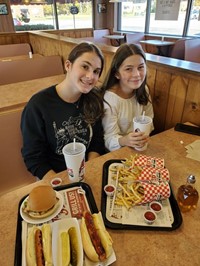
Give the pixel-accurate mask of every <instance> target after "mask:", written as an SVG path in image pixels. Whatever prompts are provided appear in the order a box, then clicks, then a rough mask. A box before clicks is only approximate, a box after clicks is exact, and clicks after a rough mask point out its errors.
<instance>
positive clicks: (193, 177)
mask: <svg viewBox="0 0 200 266" xmlns="http://www.w3.org/2000/svg"><path fill="white" fill-rule="evenodd" d="M187 181H188V183H190V184H194V183H195V182H196V178H195V176H194V175H189V176H188V178H187Z"/></svg>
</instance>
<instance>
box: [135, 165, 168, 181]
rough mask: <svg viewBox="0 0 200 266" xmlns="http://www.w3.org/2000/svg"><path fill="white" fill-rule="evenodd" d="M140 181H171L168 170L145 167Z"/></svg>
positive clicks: (139, 178)
mask: <svg viewBox="0 0 200 266" xmlns="http://www.w3.org/2000/svg"><path fill="white" fill-rule="evenodd" d="M138 180H141V181H145V180H146V181H158V182H162V181H169V180H170V176H169V170H168V169H167V168H154V167H144V168H143V170H142V172H141V174H140V176H139V177H138Z"/></svg>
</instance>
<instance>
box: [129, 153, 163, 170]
mask: <svg viewBox="0 0 200 266" xmlns="http://www.w3.org/2000/svg"><path fill="white" fill-rule="evenodd" d="M134 164H135V165H138V166H141V167H143V166H148V167H153V168H164V167H165V162H164V159H162V158H156V157H151V156H146V155H140V156H139V157H138V158H137V159H136V160H135V163H134Z"/></svg>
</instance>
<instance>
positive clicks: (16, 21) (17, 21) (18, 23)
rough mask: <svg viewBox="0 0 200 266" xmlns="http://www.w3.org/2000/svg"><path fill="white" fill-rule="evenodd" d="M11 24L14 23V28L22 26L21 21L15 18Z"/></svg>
mask: <svg viewBox="0 0 200 266" xmlns="http://www.w3.org/2000/svg"><path fill="white" fill-rule="evenodd" d="M13 22H14V25H15V26H21V25H22V23H21V21H20V20H19V19H17V18H13Z"/></svg>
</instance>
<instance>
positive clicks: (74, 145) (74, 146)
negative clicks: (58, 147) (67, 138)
mask: <svg viewBox="0 0 200 266" xmlns="http://www.w3.org/2000/svg"><path fill="white" fill-rule="evenodd" d="M73 143H74V144H73V149H74V151H75V149H76V139H75V138H74V141H73Z"/></svg>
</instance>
